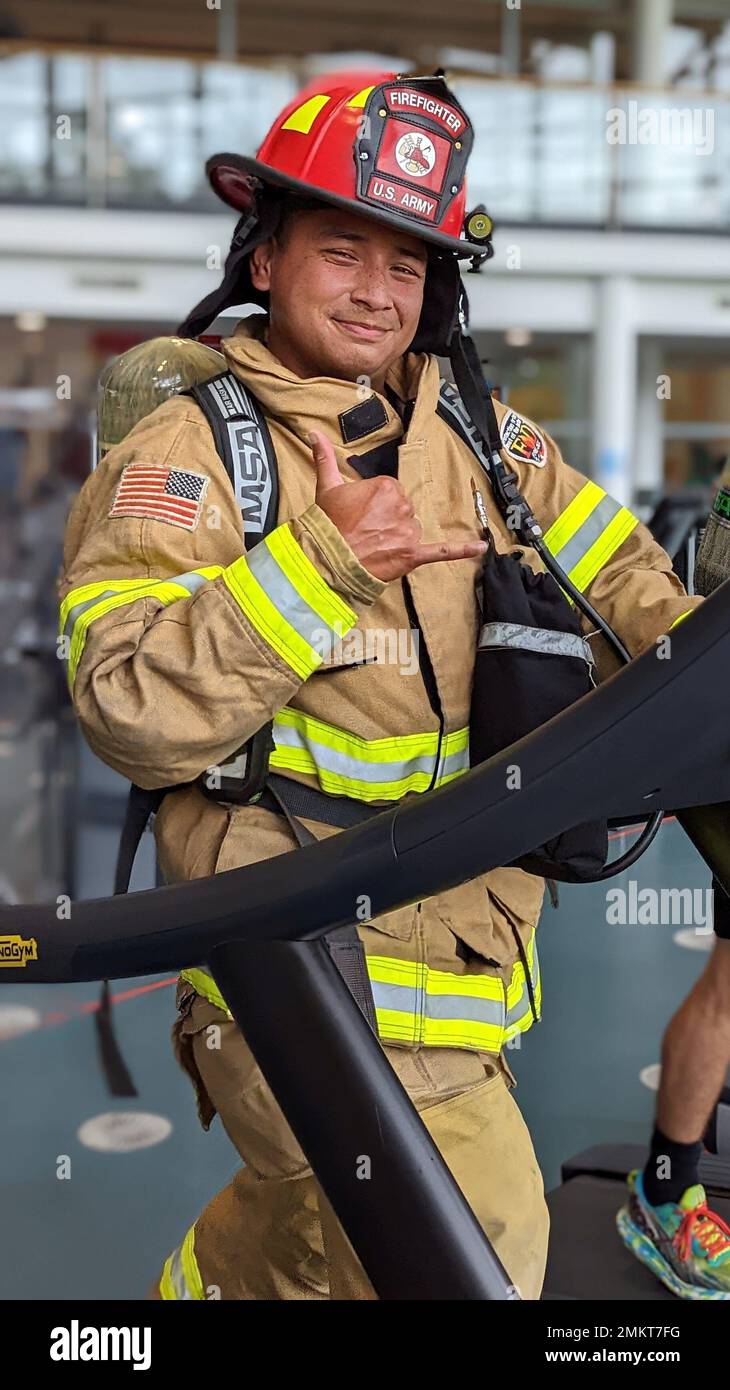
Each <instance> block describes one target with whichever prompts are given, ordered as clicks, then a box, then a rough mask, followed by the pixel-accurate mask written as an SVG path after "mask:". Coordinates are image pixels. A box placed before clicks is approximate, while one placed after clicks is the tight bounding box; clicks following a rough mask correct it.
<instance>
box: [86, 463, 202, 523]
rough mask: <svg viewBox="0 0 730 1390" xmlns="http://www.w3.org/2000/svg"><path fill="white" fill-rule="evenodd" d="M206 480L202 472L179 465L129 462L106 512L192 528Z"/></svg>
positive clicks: (198, 514) (197, 519)
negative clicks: (164, 465)
mask: <svg viewBox="0 0 730 1390" xmlns="http://www.w3.org/2000/svg"><path fill="white" fill-rule="evenodd" d="M209 481H210V479H209V478H206V477H205V475H204V474H203V473H188V472H187V471H186V470H184V469H182V468H164V467H163V466H162V465H160V464H156V463H128V464H127V467H126V468H125V469H124V472H123V473H122V476H121V479H120V481H119V486H118V488H117V490H116V494H115V497H114V504H113V506H112V509H111V511H110V512H109V515H110V516H142V517H149V519H150V520H151V521H167V522H169V524H170V525H171V526H183V527H184V528H185V530H186V531H194V530H195V528H196V526H197V524H198V521H199V519H200V510H201V507H202V505H203V498H204V497H205V491H206V488H207V486H208V483H209Z"/></svg>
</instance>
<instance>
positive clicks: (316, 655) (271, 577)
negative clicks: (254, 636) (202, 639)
mask: <svg viewBox="0 0 730 1390" xmlns="http://www.w3.org/2000/svg"><path fill="white" fill-rule="evenodd" d="M222 578H223V582H224V584H225V585H226V587H227V588H228V590H229V592H230V593H231V595H232V597H233V598H234V599H235V601H236V603H237V604H238V606H239V608H240V609H241V612H242V613H243V614H244V615H245V617H246V618H248V621H249V622H250V624H251V626H252V627H254V628H255V629H256V631H257V632H258V633H259V635H260V636H261V637H263V639H264V641H265V642H266V643H267V644H268V646H270V647H271V648H272V649H273V650H274V651H275V652H276V653H277V654H278V656H280V657H281V659H282V661H285V662H286V664H287V665H288V666H290V667H291V668H292V670H293V671H294V672H295V673H296V675H298V676H299V678H300V680H306V679H307V677H308V676H311V674H312V672H313V671H316V669H317V667H318V666H320V665H321V664H322V661H323V659H324V658H325V656H329V655H330V653H331V651H332V649H333V647H334V643H335V639H336V638H337V637H341V636H342V635H343V633H345V632H349V630H350V628H351V627H354V625H355V623H356V622H357V614H356V613H355V612H354V610H353V609H352V608H350V606H349V604H347V603H345V601H344V599H342V598H340V596H339V594H337V593H335V591H334V589H331V588H330V587H329V585H328V584H327V583H326V582H325V580H324V579H323V578H322V576H321V574H320V573H319V571H318V570H317V569H316V568H315V566H314V565H313V564H312V562H311V560H309V559H308V558H307V556H306V555H305V554H304V551H303V550H302V548H301V546H300V545H298V544H297V542H296V541H295V539H294V537H293V535H292V533H291V529H290V527H289V526H288V524H286V523H284V525H283V526H277V528H276V530H275V531H272V533H271V535H270V536H266V537H265V539H264V540H263V541H261V542H260V543H259V544H258V545H257V546H255V547H254V549H253V550H252V551H250V552H249V553H248V554H247V555H242V556H240V558H239V559H238V560H234V562H233V564H232V565H229V566H228V568H227V569H225V570H224V571H223V574H222Z"/></svg>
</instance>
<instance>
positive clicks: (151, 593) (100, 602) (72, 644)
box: [60, 565, 223, 687]
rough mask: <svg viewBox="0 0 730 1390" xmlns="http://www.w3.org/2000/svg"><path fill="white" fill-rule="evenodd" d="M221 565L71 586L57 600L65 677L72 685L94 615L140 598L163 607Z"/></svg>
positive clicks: (217, 572) (189, 593)
mask: <svg viewBox="0 0 730 1390" xmlns="http://www.w3.org/2000/svg"><path fill="white" fill-rule="evenodd" d="M222 573H223V569H222V566H221V565H207V566H204V567H201V568H200V569H199V570H190V571H189V572H188V573H187V574H178V575H175V576H174V577H173V578H172V579H107V580H97V581H95V582H94V583H93V584H82V585H80V586H79V588H77V589H72V590H71V591H70V593H68V594H67V595H66V597H65V599H64V600H63V602H62V604H61V612H60V630H61V635H62V636H64V637H65V638H66V639H67V640H68V642H69V650H68V679H69V684H70V685H71V687H73V683H74V680H75V678H76V671H77V669H78V665H79V662H80V660H81V657H82V655H83V651H84V647H85V645H86V637H87V633H88V630H89V627H90V626H91V624H92V623H93V622H96V620H97V618H102V617H103V616H104V614H105V613H110V612H112V610H113V609H115V608H122V607H124V605H125V604H128V603H136V602H137V600H138V599H141V598H153V599H155V600H156V601H157V602H158V603H161V604H162V605H163V606H164V607H168V606H169V605H170V604H171V603H177V602H178V600H180V599H187V598H190V597H191V596H192V594H194V593H195V592H196V591H197V590H198V589H199V588H200V587H201V585H202V584H204V583H205V582H206V581H208V580H211V579H217V578H218V576H219V575H220V574H222Z"/></svg>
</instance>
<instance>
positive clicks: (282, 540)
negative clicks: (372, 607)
mask: <svg viewBox="0 0 730 1390" xmlns="http://www.w3.org/2000/svg"><path fill="white" fill-rule="evenodd" d="M264 544H265V545H266V547H267V549H268V550H270V551H271V554H272V555H273V557H274V559H275V560H276V562H277V564H278V565H280V567H281V569H282V570H283V571H284V574H285V575H287V577H288V578H289V579H290V580H291V582H292V584H293V585H294V587H295V589H296V590H297V593H299V594H301V596H302V598H304V599H306V601H307V603H308V604H309V606H310V608H313V609H314V611H315V613H317V614H318V615H319V617H320V618H321V619H322V621H323V622H325V623H327V624H328V625H329V626H330V627H331V628H335V629H336V628H337V626H338V624H340V625H341V626H342V629H343V635H344V632H345V630H348V631H349V629H350V628H351V627H352V626H353V624H354V623H356V622H357V613H355V611H354V609H352V608H351V607H350V605H349V603H345V600H344V599H343V598H341V597H340V595H339V594H337V593H335V590H334V589H331V588H330V586H329V584H327V582H326V581H325V580H324V579H323V578H322V575H321V574H320V572H319V570H318V569H317V568H316V566H315V565H313V564H312V562H311V560H310V559H308V558H307V556H306V555H305V554H304V551H303V550H302V547H301V546H300V545H299V544H298V542H297V541H295V539H294V536H293V535H292V532H291V527H289V526H287V525H284V526H277V528H276V530H275V531H272V532H271V535H270V536H267V537H266V540H265V542H264Z"/></svg>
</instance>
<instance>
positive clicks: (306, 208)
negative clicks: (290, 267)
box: [274, 193, 327, 246]
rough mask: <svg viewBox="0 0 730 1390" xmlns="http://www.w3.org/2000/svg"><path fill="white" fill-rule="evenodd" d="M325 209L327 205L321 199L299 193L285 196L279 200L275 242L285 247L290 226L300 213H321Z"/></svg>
mask: <svg viewBox="0 0 730 1390" xmlns="http://www.w3.org/2000/svg"><path fill="white" fill-rule="evenodd" d="M326 207H327V203H325V202H323V201H322V199H321V198H314V197H311V196H309V195H305V194H299V193H289V194H286V195H285V196H284V197H283V198H282V200H281V217H280V219H279V222H278V225H277V228H276V231H275V233H274V237H275V239H276V241H278V243H279V245H280V246H286V244H287V242H288V240H289V236H290V233H291V229H292V225H293V223H294V221H295V219H296V218H297V217H299V216H300V214H301V213H304V212H322V211H323V210H324V209H325V208H326Z"/></svg>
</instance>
